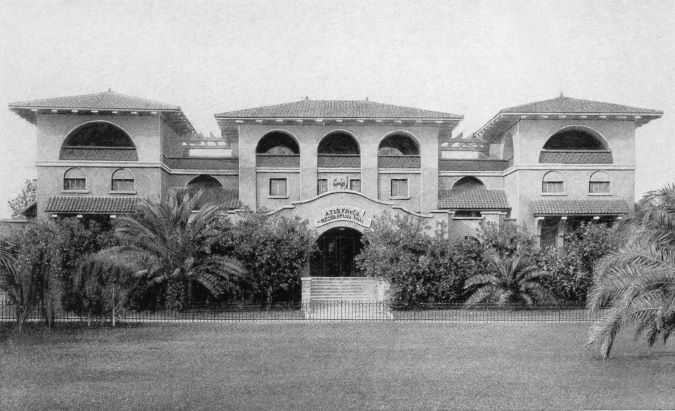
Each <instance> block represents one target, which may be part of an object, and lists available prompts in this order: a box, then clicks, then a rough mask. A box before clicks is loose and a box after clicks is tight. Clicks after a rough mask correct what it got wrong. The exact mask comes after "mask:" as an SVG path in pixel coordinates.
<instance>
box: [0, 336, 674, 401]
mask: <svg viewBox="0 0 675 411" xmlns="http://www.w3.org/2000/svg"><path fill="white" fill-rule="evenodd" d="M61 327H64V326H63V325H61ZM587 327H588V325H585V324H546V323H484V324H475V323H474V324H462V323H434V324H424V323H307V324H303V323H294V324H289V323H266V324H255V323H250V324H203V325H202V324H165V325H145V326H136V327H128V328H121V329H115V330H111V329H108V328H104V329H63V328H62V329H60V330H56V331H55V332H52V333H49V332H46V331H43V330H33V331H32V332H30V333H28V334H24V335H18V334H16V333H14V332H10V331H8V329H7V328H4V329H0V358H2V360H1V361H2V364H1V369H0V409H17V408H19V409H158V410H159V409H278V408H283V409H342V408H351V409H379V408H385V409H391V408H394V409H412V408H416V409H437V408H444V409H449V408H452V409H458V408H459V409H462V408H489V409H560V408H574V409H579V408H652V409H654V408H674V407H675V346H674V345H673V343H672V342H671V343H669V344H668V345H666V346H663V345H657V346H656V348H655V349H654V350H653V351H651V352H649V351H648V350H647V349H646V348H645V346H644V344H642V343H635V342H633V341H632V338H629V337H627V336H624V337H622V338H620V339H619V341H618V342H617V343H616V344H615V349H614V351H613V353H612V359H611V360H609V361H603V360H600V359H598V357H597V355H595V354H594V353H593V352H591V351H589V350H588V349H587V348H585V347H584V340H585V336H586V330H587Z"/></svg>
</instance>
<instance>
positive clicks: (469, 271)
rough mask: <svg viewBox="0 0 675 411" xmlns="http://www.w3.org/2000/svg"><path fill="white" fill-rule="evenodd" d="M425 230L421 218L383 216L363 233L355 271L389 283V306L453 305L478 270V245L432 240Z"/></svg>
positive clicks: (442, 236) (441, 237)
mask: <svg viewBox="0 0 675 411" xmlns="http://www.w3.org/2000/svg"><path fill="white" fill-rule="evenodd" d="M426 230H428V227H426V226H425V225H424V224H423V222H422V220H421V219H419V218H412V217H407V218H404V217H400V216H395V217H391V216H390V215H386V214H385V215H384V216H382V217H379V218H376V219H375V220H373V225H372V229H371V230H370V231H367V232H366V233H365V234H364V237H363V242H364V248H363V250H362V251H361V254H360V255H358V256H357V257H356V263H357V266H358V267H359V269H360V270H361V271H362V272H363V273H364V274H365V275H367V276H370V277H378V278H385V279H387V280H389V282H390V284H391V289H390V292H391V296H390V297H391V300H392V302H393V303H397V304H404V305H412V304H419V303H437V302H454V301H457V300H459V299H461V298H462V294H463V286H464V281H465V280H466V278H468V277H470V276H472V275H475V274H476V273H477V272H481V271H482V266H483V265H484V263H483V261H482V251H481V247H480V245H478V244H476V243H475V242H473V241H463V242H459V243H451V242H450V241H448V240H447V239H445V235H444V233H442V232H441V233H439V234H438V235H437V236H435V237H431V236H429V235H428V234H427V233H426V232H425V231H426Z"/></svg>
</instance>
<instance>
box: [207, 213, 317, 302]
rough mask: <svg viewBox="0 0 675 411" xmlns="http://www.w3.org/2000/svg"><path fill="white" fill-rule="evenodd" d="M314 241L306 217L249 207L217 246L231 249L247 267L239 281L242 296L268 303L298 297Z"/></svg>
mask: <svg viewBox="0 0 675 411" xmlns="http://www.w3.org/2000/svg"><path fill="white" fill-rule="evenodd" d="M313 244H314V235H313V233H312V231H311V230H310V228H309V222H308V221H307V220H301V219H300V218H299V217H294V218H288V217H281V216H274V215H268V214H267V213H266V212H264V211H257V212H252V211H248V212H246V213H244V214H243V219H242V220H240V221H239V222H237V223H236V224H235V226H234V227H233V229H232V231H231V232H230V235H229V236H228V237H227V239H225V240H224V241H223V242H222V243H221V245H220V248H219V249H220V250H221V252H227V253H232V254H233V255H234V256H236V257H237V259H239V261H241V262H242V264H244V266H245V267H246V268H247V270H248V274H247V275H246V276H243V277H242V278H241V281H240V283H239V290H240V293H241V298H244V299H249V300H254V301H257V302H264V303H265V304H267V305H269V304H271V303H272V301H280V300H299V299H300V277H301V275H302V272H303V270H304V269H305V267H306V266H307V264H308V262H309V258H310V255H311V253H312V251H313Z"/></svg>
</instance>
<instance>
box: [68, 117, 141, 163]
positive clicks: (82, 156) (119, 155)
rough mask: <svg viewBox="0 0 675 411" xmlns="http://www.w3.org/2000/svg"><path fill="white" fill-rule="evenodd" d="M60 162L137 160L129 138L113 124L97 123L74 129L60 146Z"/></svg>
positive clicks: (134, 148)
mask: <svg viewBox="0 0 675 411" xmlns="http://www.w3.org/2000/svg"><path fill="white" fill-rule="evenodd" d="M59 158H60V159H61V160H103V161H105V160H108V161H130V160H131V161H135V160H138V155H137V154H136V147H135V146H134V143H133V141H132V140H131V137H129V135H128V134H127V133H126V132H124V130H122V129H121V128H119V127H117V126H116V125H114V124H111V123H107V122H103V121H97V122H92V123H86V124H83V125H81V126H80V127H78V128H76V129H75V130H73V131H72V132H70V134H68V136H67V137H66V139H65V141H64V142H63V145H62V146H61V153H60V156H59Z"/></svg>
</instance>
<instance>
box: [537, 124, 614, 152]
mask: <svg viewBox="0 0 675 411" xmlns="http://www.w3.org/2000/svg"><path fill="white" fill-rule="evenodd" d="M544 150H607V147H605V144H604V142H603V141H602V139H601V138H600V137H597V136H595V135H593V134H591V132H590V131H589V130H584V129H576V128H572V129H564V130H561V131H558V132H557V133H555V134H554V135H552V136H551V137H550V138H549V139H548V140H547V141H546V143H545V144H544Z"/></svg>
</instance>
